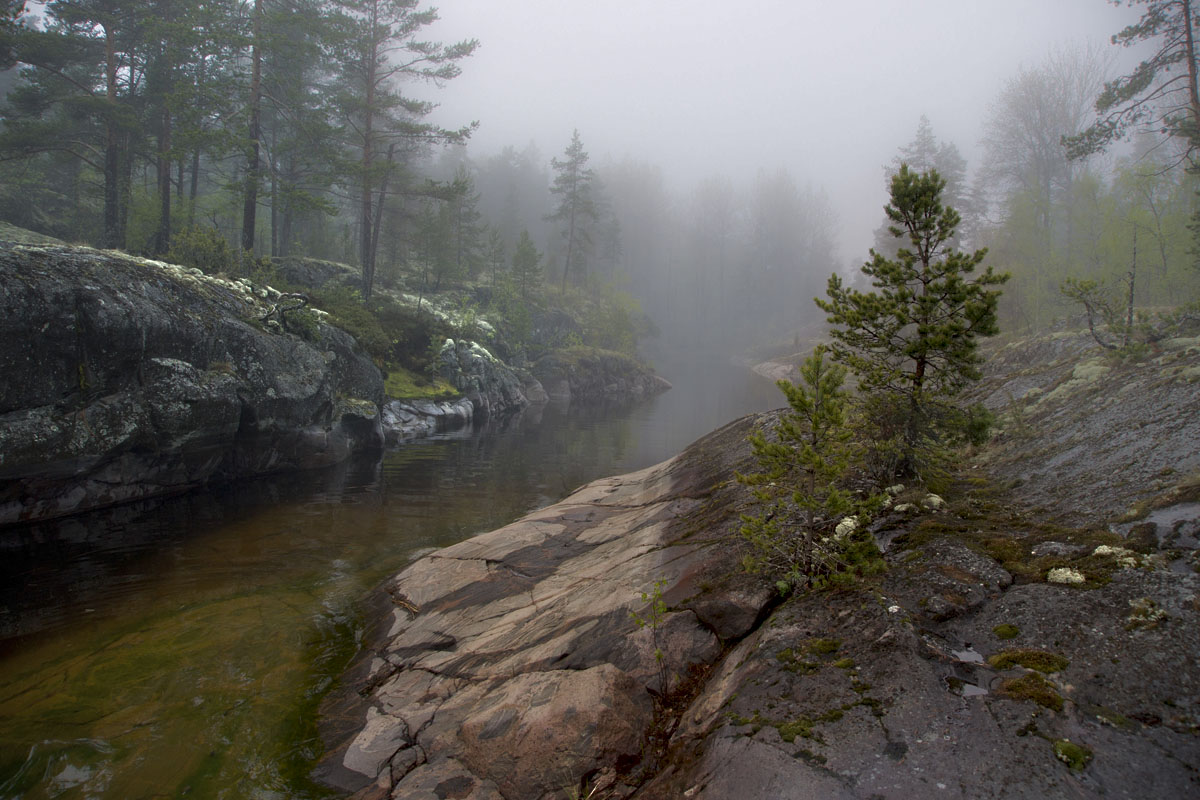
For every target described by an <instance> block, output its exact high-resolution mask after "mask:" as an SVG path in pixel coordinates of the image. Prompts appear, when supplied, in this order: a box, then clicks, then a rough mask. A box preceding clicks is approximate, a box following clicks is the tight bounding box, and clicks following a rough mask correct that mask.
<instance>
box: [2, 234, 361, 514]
mask: <svg viewBox="0 0 1200 800" xmlns="http://www.w3.org/2000/svg"><path fill="white" fill-rule="evenodd" d="M277 296H278V293H274V294H272V291H271V290H270V289H269V288H264V287H257V286H254V285H252V284H250V283H249V282H247V281H244V280H223V279H219V278H212V277H208V276H205V275H203V274H202V273H200V272H199V270H194V269H187V268H183V267H178V266H174V265H170V264H163V263H161V262H155V261H146V260H143V259H136V258H132V257H129V256H126V255H123V254H119V253H115V252H103V251H98V250H91V249H87V248H76V247H66V246H62V247H55V246H11V247H5V248H3V249H0V372H2V373H3V374H4V380H3V381H0V524H3V523H10V522H17V521H24V520H34V519H43V518H48V517H54V516H60V515H64V514H72V513H76V512H79V511H84V510H86V509H89V508H95V507H100V506H105V505H110V504H112V503H118V502H122V501H127V500H134V499H138V498H143V497H149V496H153V495H158V494H164V493H169V492H178V491H181V490H184V489H188V488H191V487H194V486H198V485H200V484H203V483H206V482H209V481H221V480H231V479H235V478H239V477H244V476H247V475H255V474H261V473H265V472H274V471H280V470H287V469H304V468H312V467H319V466H325V465H329V464H334V463H337V462H339V461H341V460H343V459H344V458H346V457H347V456H348V455H349V453H351V452H352V451H356V450H363V449H370V448H379V447H381V446H382V444H383V433H382V424H381V417H380V408H379V406H380V403H381V402H382V400H383V381H382V379H381V376H380V374H379V370H378V369H376V368H375V366H374V364H372V363H371V361H370V360H369V359H368V358H366V357H364V356H362V355H360V354H359V353H358V352H357V351H356V346H355V342H354V340H353V338H351V337H350V336H349V335H348V334H346V333H345V332H343V331H341V330H339V329H337V328H334V327H332V326H330V325H326V324H323V323H321V322H320V321H319V315H314V317H315V319H316V320H317V321H315V322H314V324H313V325H311V326H310V328H309V330H308V338H301V337H300V336H296V335H293V334H288V333H283V332H279V331H275V330H271V329H270V328H269V327H268V326H267V325H264V324H263V323H262V322H261V320H262V319H263V317H264V316H265V314H266V311H267V309H268V308H269V306H270V304H271V302H272V298H273V297H277Z"/></svg>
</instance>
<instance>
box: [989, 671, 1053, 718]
mask: <svg viewBox="0 0 1200 800" xmlns="http://www.w3.org/2000/svg"><path fill="white" fill-rule="evenodd" d="M1000 690H1001V692H1002V693H1003V694H1006V695H1008V696H1009V697H1012V698H1016V699H1018V700H1030V701H1032V702H1034V703H1037V704H1038V705H1039V706H1043V707H1045V708H1048V709H1050V710H1051V711H1062V708H1063V699H1062V696H1061V695H1060V694H1059V693H1058V692H1056V691H1055V690H1054V687H1053V686H1051V685H1050V683H1049V682H1048V681H1047V680H1046V679H1045V678H1043V677H1042V676H1041V674H1040V673H1037V672H1030V673H1027V674H1025V675H1022V676H1021V677H1020V678H1015V679H1013V680H1010V681H1005V682H1004V684H1003V685H1002V686H1001V689H1000Z"/></svg>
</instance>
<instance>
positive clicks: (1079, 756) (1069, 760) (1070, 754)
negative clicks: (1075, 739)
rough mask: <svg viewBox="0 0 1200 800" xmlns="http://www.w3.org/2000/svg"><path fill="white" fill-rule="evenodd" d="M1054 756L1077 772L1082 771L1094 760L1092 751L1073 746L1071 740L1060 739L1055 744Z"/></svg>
mask: <svg viewBox="0 0 1200 800" xmlns="http://www.w3.org/2000/svg"><path fill="white" fill-rule="evenodd" d="M1054 755H1055V757H1056V758H1057V759H1058V760H1059V761H1061V762H1063V763H1064V764H1066V765H1067V766H1068V767H1070V768H1071V769H1072V770H1074V771H1075V772H1079V771H1081V770H1082V769H1083V768H1084V767H1086V766H1087V765H1088V762H1089V761H1091V760H1092V751H1091V750H1089V749H1087V748H1086V747H1080V746H1079V745H1077V744H1073V743H1072V742H1071V741H1070V740H1069V739H1058V740H1056V741H1055V742H1054Z"/></svg>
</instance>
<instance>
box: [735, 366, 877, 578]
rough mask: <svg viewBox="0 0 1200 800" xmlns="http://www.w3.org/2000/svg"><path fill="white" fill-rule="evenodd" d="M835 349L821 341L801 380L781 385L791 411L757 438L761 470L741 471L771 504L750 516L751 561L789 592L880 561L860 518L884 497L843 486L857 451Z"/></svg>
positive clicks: (745, 528)
mask: <svg viewBox="0 0 1200 800" xmlns="http://www.w3.org/2000/svg"><path fill="white" fill-rule="evenodd" d="M827 352H828V348H827V347H826V346H825V345H818V346H817V348H816V349H815V350H814V351H813V353H812V355H811V356H809V357H808V358H807V359H806V360H805V361H804V364H803V365H802V366H801V368H800V381H799V382H798V383H795V384H793V383H791V382H789V381H779V382H778V386H779V388H780V390H781V391H782V392H783V393H784V395H785V396H786V397H787V401H788V406H789V409H790V410H789V411H788V412H786V413H785V414H784V415H783V417H782V419H781V420H780V422H779V424H778V425H777V426H776V428H775V436H774V438H773V439H768V438H767V437H766V436H765V435H763V434H762V433H761V432H756V433H754V434H752V435H751V437H750V444H751V447H752V448H753V451H754V455H755V458H756V459H757V460H758V465H759V467H760V469H761V471H760V472H755V473H750V474H746V475H742V474H739V475H738V476H737V478H738V480H739V481H740V482H741V483H743V484H745V485H747V486H749V487H751V489H752V491H753V493H754V496H755V497H756V498H757V499H758V500H759V501H760V502H761V503H763V504H764V509H763V511H762V513H760V514H752V515H751V514H748V515H744V516H743V517H742V523H743V524H742V535H743V536H744V537H745V538H746V540H747V541H748V542H749V544H750V552H749V553H748V554H747V555H746V556H745V558H744V565H745V567H746V569H747V570H748V571H751V572H762V573H766V574H769V575H772V576H773V577H775V578H776V586H777V587H778V588H779V590H780V592H781V593H787V592H788V591H791V590H792V589H796V588H800V587H803V586H805V585H809V584H814V585H818V584H821V583H824V582H825V581H826V580H827V579H828V578H829V577H830V576H831V575H834V574H836V573H840V572H846V571H853V570H859V571H862V570H863V569H865V568H867V565H868V564H870V563H871V561H872V558H871V554H870V551H871V550H874V545H873V542H872V543H871V546H870V547H869V548H866V549H863V548H862V547H860V546H859V545H861V544H862V542H861V541H860V540H862V539H863V537H864V536H866V534H865V533H864V532H863V530H862V527H861V525H860V524H859V522H860V519H861V518H862V516H863V515H865V514H867V513H869V512H870V511H871V510H872V508H873V507H874V506H875V505H877V503H878V499H877V498H868V499H867V500H862V499H859V498H858V497H856V495H854V494H853V493H851V492H850V491H848V490H847V489H846V488H845V486H844V485H843V484H844V483H845V479H846V477H847V474H848V472H849V468H850V463H851V456H852V454H853V450H852V446H851V441H850V439H851V432H850V429H849V427H848V426H847V424H846V413H847V406H848V403H849V398H848V395H847V393H846V390H845V389H844V388H843V383H844V381H845V378H846V369H845V368H844V367H842V366H840V365H838V364H835V363H833V362H832V361H830V360H829V359H827V358H826V353H827ZM868 538H869V537H868ZM877 555H878V552H877V551H875V556H877Z"/></svg>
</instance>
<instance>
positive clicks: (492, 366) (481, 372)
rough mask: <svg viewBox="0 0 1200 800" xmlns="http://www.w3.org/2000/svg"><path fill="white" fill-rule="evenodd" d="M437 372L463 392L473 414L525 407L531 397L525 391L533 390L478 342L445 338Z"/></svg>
mask: <svg viewBox="0 0 1200 800" xmlns="http://www.w3.org/2000/svg"><path fill="white" fill-rule="evenodd" d="M438 371H439V372H440V373H441V375H442V377H444V378H445V379H446V380H447V381H449V382H450V384H451V385H452V386H453V387H454V388H455V389H457V390H458V391H460V392H462V393H463V394H464V395H465V396H466V397H467V399H468V400H470V401H471V405H472V406H474V409H475V414H477V415H479V416H481V417H487V416H495V415H498V414H502V413H504V412H506V411H512V410H516V409H520V408H524V407H525V406H527V405H529V403H530V398H529V397H528V396H527V395H526V389H527V388H528V389H529V390H530V391H534V392H536V391H540V389H541V387H540V386H537V387H536V389H535V388H534V386H533V383H536V381H534V382H533V383H531V382H530V379H528V377H526V379H522V376H520V375H518V374H517V373H516V372H515V371H513V369H512V368H510V367H509V366H508V365H507V364H505V363H504V362H503V361H501V360H500V359H498V358H496V357H495V356H494V355H492V353H491V352H490V351H489V350H488V349H487V348H486V347H484V346H483V345H481V344H479V343H478V342H473V341H469V340H466V339H460V340H458V341H455V340H454V339H447V340H446V341H445V342H443V343H442V347H441V349H440V350H439V351H438Z"/></svg>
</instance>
